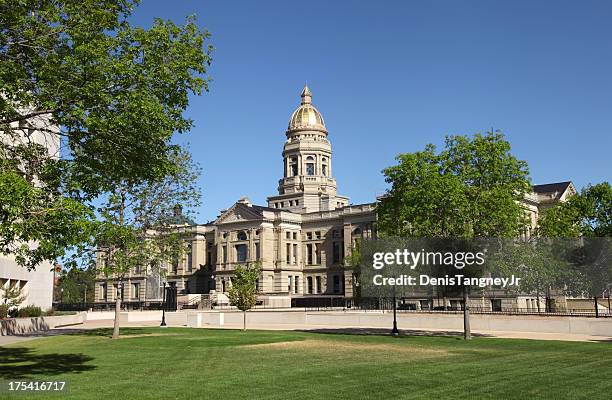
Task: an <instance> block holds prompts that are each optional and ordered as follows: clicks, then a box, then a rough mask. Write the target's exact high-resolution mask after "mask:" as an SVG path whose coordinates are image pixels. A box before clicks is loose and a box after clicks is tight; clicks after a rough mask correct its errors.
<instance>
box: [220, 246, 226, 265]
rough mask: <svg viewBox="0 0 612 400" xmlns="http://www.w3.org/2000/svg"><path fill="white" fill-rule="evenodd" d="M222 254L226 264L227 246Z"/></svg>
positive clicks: (223, 248) (222, 250)
mask: <svg viewBox="0 0 612 400" xmlns="http://www.w3.org/2000/svg"><path fill="white" fill-rule="evenodd" d="M221 253H222V256H223V262H224V263H226V262H227V246H222V247H221Z"/></svg>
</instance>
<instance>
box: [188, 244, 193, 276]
mask: <svg viewBox="0 0 612 400" xmlns="http://www.w3.org/2000/svg"><path fill="white" fill-rule="evenodd" d="M191 271H193V249H192V247H191V245H189V249H188V251H187V272H191Z"/></svg>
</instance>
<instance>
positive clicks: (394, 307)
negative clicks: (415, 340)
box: [391, 285, 399, 336]
mask: <svg viewBox="0 0 612 400" xmlns="http://www.w3.org/2000/svg"><path fill="white" fill-rule="evenodd" d="M391 336H399V330H398V329H397V301H396V300H395V285H393V329H391Z"/></svg>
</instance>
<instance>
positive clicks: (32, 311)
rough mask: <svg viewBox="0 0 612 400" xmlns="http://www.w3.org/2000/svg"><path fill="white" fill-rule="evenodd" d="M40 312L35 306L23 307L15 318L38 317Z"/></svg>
mask: <svg viewBox="0 0 612 400" xmlns="http://www.w3.org/2000/svg"><path fill="white" fill-rule="evenodd" d="M41 315H42V310H41V309H40V307H37V306H25V307H23V308H20V309H19V311H17V317H20V318H23V317H40V316H41Z"/></svg>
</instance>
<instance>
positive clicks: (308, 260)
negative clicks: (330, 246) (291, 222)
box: [306, 243, 312, 265]
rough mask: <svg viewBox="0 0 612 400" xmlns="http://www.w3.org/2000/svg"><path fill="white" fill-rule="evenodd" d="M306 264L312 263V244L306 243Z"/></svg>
mask: <svg viewBox="0 0 612 400" xmlns="http://www.w3.org/2000/svg"><path fill="white" fill-rule="evenodd" d="M306 264H308V265H312V244H310V243H308V244H307V245H306Z"/></svg>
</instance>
